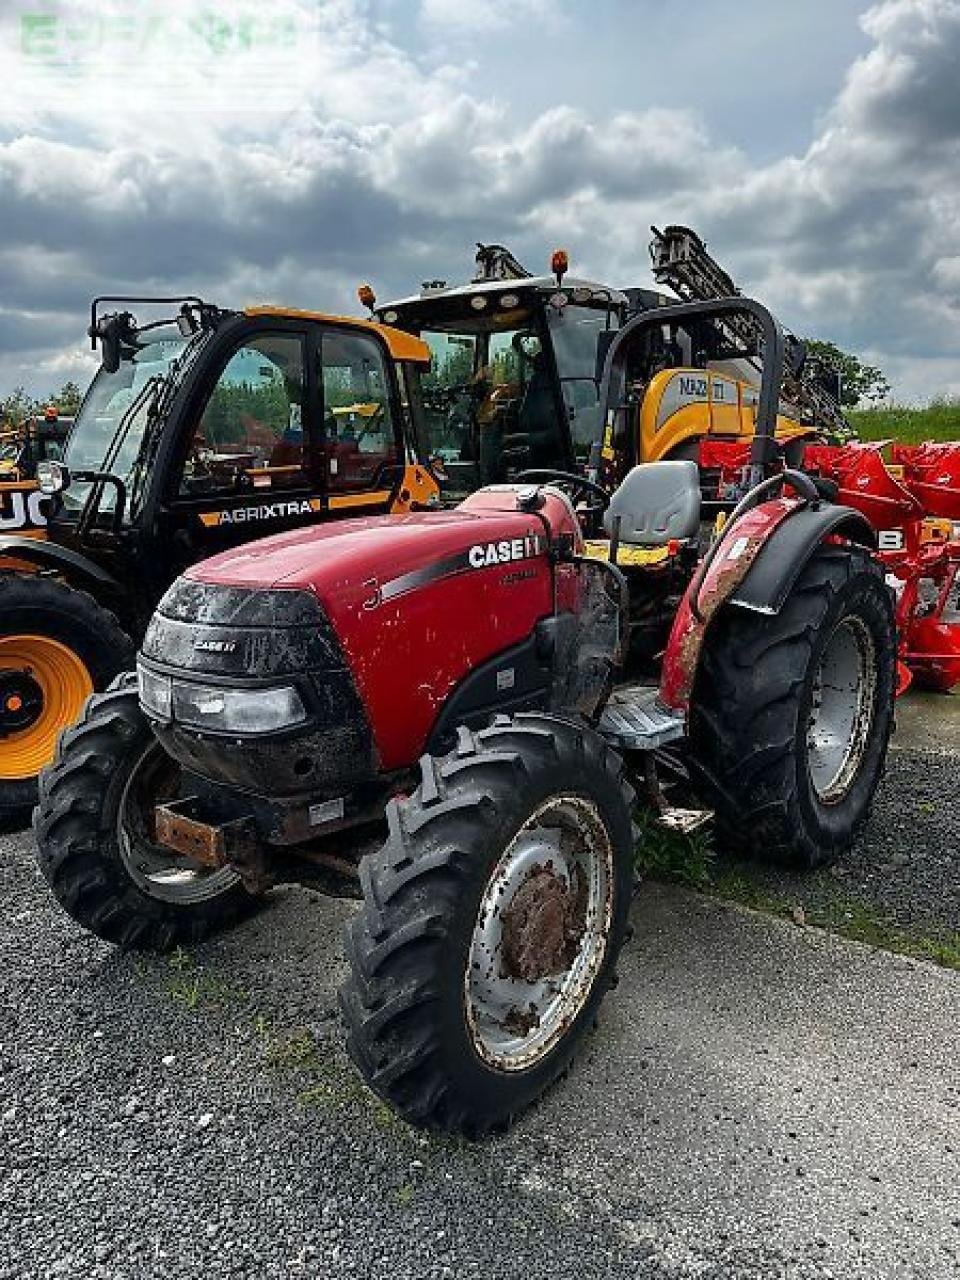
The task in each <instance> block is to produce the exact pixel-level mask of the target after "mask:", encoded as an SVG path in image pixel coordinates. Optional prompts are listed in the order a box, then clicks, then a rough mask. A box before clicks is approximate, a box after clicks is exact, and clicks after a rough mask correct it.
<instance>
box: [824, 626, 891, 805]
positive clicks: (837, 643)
mask: <svg viewBox="0 0 960 1280" xmlns="http://www.w3.org/2000/svg"><path fill="white" fill-rule="evenodd" d="M876 687H877V655H876V647H875V645H874V642H873V637H872V636H871V634H870V631H869V629H868V628H867V626H866V625H865V623H864V622H863V621H862V620H861V619H860V618H852V617H851V618H844V619H843V621H842V622H840V623H839V624H838V626H837V627H836V628H835V629H834V631H833V633H832V634H831V636H830V638H829V640H828V641H827V643H826V645H825V646H824V649H823V652H822V654H821V655H820V662H819V664H818V666H817V672H816V675H815V677H814V682H813V698H812V701H811V706H810V719H809V721H808V725H807V766H808V769H809V771H810V781H811V783H812V784H813V789H814V791H815V792H816V794H817V796H818V798H819V799H820V800H821V801H822V802H823V803H824V804H836V803H837V802H838V801H839V800H842V799H843V797H844V796H845V795H846V793H847V791H848V790H849V788H850V784H851V783H852V782H853V779H854V778H855V777H856V774H857V771H858V770H859V768H860V764H861V762H862V760H863V756H864V752H865V750H866V747H867V743H868V741H869V738H870V729H871V726H872V724H873V709H874V698H875V694H876Z"/></svg>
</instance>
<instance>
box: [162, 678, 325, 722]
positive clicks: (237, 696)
mask: <svg viewBox="0 0 960 1280" xmlns="http://www.w3.org/2000/svg"><path fill="white" fill-rule="evenodd" d="M306 718H307V712H306V708H305V707H304V705H303V702H302V701H301V699H300V695H299V693H297V691H296V689H294V688H293V686H292V685H280V686H278V687H277V688H276V689H225V688H221V687H218V686H216V685H202V684H187V683H186V682H181V681H179V680H174V682H173V719H174V720H175V721H176V722H177V724H183V725H189V726H190V727H191V728H195V729H216V730H217V731H219V732H220V733H238V734H244V733H272V732H274V731H275V730H277V729H289V728H291V727H292V726H294V725H298V724H302V723H303V721H304V720H306Z"/></svg>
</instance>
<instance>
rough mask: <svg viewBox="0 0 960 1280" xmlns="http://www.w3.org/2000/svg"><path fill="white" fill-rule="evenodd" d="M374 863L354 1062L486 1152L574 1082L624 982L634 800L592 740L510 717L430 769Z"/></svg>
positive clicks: (355, 956)
mask: <svg viewBox="0 0 960 1280" xmlns="http://www.w3.org/2000/svg"><path fill="white" fill-rule="evenodd" d="M421 773H422V777H421V782H420V785H419V787H418V788H417V789H416V791H415V792H414V793H413V794H412V795H410V796H408V797H406V798H402V799H399V800H395V801H393V802H392V803H391V805H390V807H389V808H388V811H387V817H388V823H389V833H390V834H389V838H388V839H387V841H386V843H385V844H384V846H383V847H382V848H381V849H380V850H379V852H377V853H376V854H374V855H369V856H367V857H366V858H365V859H364V860H363V862H362V863H361V883H362V886H363V896H364V903H363V908H362V910H361V912H360V913H359V914H358V916H357V917H356V918H355V919H354V920H353V921H352V922H351V924H350V926H349V928H348V929H347V933H346V949H347V957H348V960H349V963H350V968H351V976H350V978H349V980H348V981H347V982H346V983H345V985H344V986H343V988H342V989H341V993H340V997H341V1008H342V1011H343V1014H344V1018H345V1021H346V1024H347V1030H348V1047H349V1050H350V1053H351V1056H352V1057H353V1059H354V1061H355V1062H356V1064H357V1066H358V1067H359V1069H360V1071H361V1073H362V1074H363V1076H364V1078H365V1080H366V1081H367V1083H368V1084H369V1085H370V1086H371V1087H372V1088H373V1089H374V1090H375V1091H376V1092H377V1093H378V1094H379V1095H380V1097H382V1098H383V1099H384V1101H386V1102H387V1103H388V1105H390V1106H391V1107H392V1108H393V1109H394V1110H395V1111H397V1112H398V1113H399V1114H400V1115H401V1116H402V1117H403V1118H404V1119H405V1120H406V1121H408V1122H409V1123H411V1124H414V1125H417V1126H421V1127H426V1128H431V1129H434V1130H439V1131H444V1132H455V1133H461V1134H464V1135H466V1136H468V1137H477V1136H480V1135H482V1134H484V1133H485V1132H488V1131H489V1130H492V1129H498V1128H502V1127H504V1126H506V1125H507V1124H509V1123H510V1121H511V1119H512V1118H513V1116H514V1115H516V1114H517V1113H518V1112H520V1111H522V1110H523V1109H524V1108H525V1107H526V1106H528V1105H529V1104H530V1103H531V1102H533V1101H534V1100H535V1099H536V1098H537V1097H538V1096H539V1095H540V1094H541V1093H542V1092H543V1091H544V1089H546V1088H547V1087H548V1086H549V1085H550V1084H551V1083H552V1082H553V1081H555V1080H556V1079H557V1078H558V1077H559V1076H560V1075H561V1074H562V1073H563V1072H564V1071H565V1070H566V1068H567V1067H568V1065H569V1063H570V1061H571V1059H572V1057H573V1055H574V1052H575V1050H576V1047H577V1045H578V1043H579V1041H580V1040H581V1038H582V1037H583V1035H584V1033H585V1031H586V1030H587V1029H588V1027H590V1026H591V1025H592V1023H593V1020H594V1018H595V1015H596V1011H597V1008H598V1006H599V1004H600V1002H601V1000H602V999H603V997H604V995H605V994H606V991H607V989H608V988H609V987H610V985H611V984H612V982H613V979H614V966H615V963H616V960H617V956H618V954H619V951H620V948H621V945H622V943H623V940H624V935H625V931H626V928H627V913H628V909H629V904H630V898H631V893H632V884H633V874H632V873H633V836H632V829H631V820H630V808H631V805H632V801H633V792H632V790H631V788H630V787H629V785H628V784H627V783H626V781H625V779H624V777H623V766H622V763H621V761H620V759H619V757H618V756H617V755H616V754H615V753H614V752H613V751H612V750H611V749H610V748H609V747H608V746H607V744H606V743H605V742H604V741H603V739H602V738H600V737H599V735H597V734H596V733H595V732H593V731H592V730H591V729H589V728H586V727H585V726H582V725H576V724H572V723H570V722H568V721H565V720H562V719H558V718H556V717H552V716H549V715H543V714H538V713H528V714H521V715H518V716H516V717H515V718H513V719H509V718H507V717H499V718H498V719H497V720H496V721H495V722H494V723H493V725H491V726H490V727H489V728H487V729H484V730H481V731H480V732H477V733H472V732H470V731H468V730H466V729H461V730H460V731H459V743H458V746H457V748H456V749H455V750H454V751H452V752H451V753H450V754H449V755H446V756H444V757H442V758H440V759H434V758H433V757H430V756H425V757H424V758H423V760H422V761H421Z"/></svg>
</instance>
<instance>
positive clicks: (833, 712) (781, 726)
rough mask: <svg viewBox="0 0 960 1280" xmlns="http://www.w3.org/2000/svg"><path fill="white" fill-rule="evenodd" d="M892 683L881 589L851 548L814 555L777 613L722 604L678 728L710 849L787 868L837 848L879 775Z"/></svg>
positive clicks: (862, 555) (872, 568)
mask: <svg viewBox="0 0 960 1280" xmlns="http://www.w3.org/2000/svg"><path fill="white" fill-rule="evenodd" d="M895 687H896V627H895V623H894V617H893V604H892V601H891V596H890V591H889V590H888V588H887V586H886V584H885V583H884V580H883V573H882V570H881V568H880V566H879V565H878V564H877V563H876V561H875V560H873V558H872V557H871V556H870V555H869V554H868V553H867V552H866V551H864V550H862V549H861V548H858V547H841V546H832V545H824V546H822V547H820V548H819V550H818V551H817V553H816V554H815V555H814V557H813V558H812V560H811V561H810V562H809V564H807V565H806V567H805V568H804V569H803V571H802V572H801V574H800V576H799V578H798V579H797V582H796V583H795V585H794V587H793V589H792V591H791V593H790V596H789V598H788V599H787V601H786V602H785V604H784V605H783V608H782V609H781V610H780V612H779V613H777V614H776V615H773V616H765V615H763V614H757V613H753V612H749V613H748V612H746V611H744V610H740V609H737V608H727V609H725V610H723V612H722V613H721V614H720V615H719V617H718V618H717V619H716V621H715V623H714V624H713V626H712V627H711V628H710V630H709V631H708V633H707V640H706V645H705V648H704V653H703V658H702V662H701V669H700V673H699V676H698V678H697V684H696V688H695V690H694V700H693V706H692V709H691V726H690V729H691V749H692V760H691V763H692V766H693V770H694V773H695V776H696V778H697V780H698V782H699V785H700V790H701V791H702V792H703V793H704V798H705V799H706V800H707V802H708V803H709V804H711V805H712V806H713V807H714V809H715V810H716V835H717V841H718V843H719V844H720V845H721V847H723V848H724V849H726V850H728V851H730V852H733V853H738V854H748V855H751V856H753V857H755V858H757V859H760V860H762V861H769V862H778V863H781V864H785V865H790V866H795V867H815V866H818V865H821V864H823V863H826V862H829V861H831V860H832V859H834V858H835V857H837V856H838V854H840V853H841V852H842V851H843V850H844V849H845V848H847V847H848V846H849V845H850V844H851V843H852V842H853V840H854V838H855V837H856V835H857V832H858V831H859V829H860V827H861V826H862V824H863V822H864V821H865V819H866V817H867V814H868V812H869V809H870V804H871V801H872V799H873V795H874V792H875V791H876V789H877V784H878V783H879V781H880V778H881V776H882V774H883V767H884V761H885V759H886V754H887V743H888V741H889V738H890V732H891V729H892V727H893V699H894V690H895Z"/></svg>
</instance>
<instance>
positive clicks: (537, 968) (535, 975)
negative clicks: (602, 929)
mask: <svg viewBox="0 0 960 1280" xmlns="http://www.w3.org/2000/svg"><path fill="white" fill-rule="evenodd" d="M573 880H574V883H573V884H568V883H567V881H566V880H565V879H564V877H563V876H562V875H558V874H557V873H556V872H555V871H554V869H553V864H552V862H551V863H548V864H547V865H546V866H545V867H540V866H533V867H531V869H530V874H529V875H528V876H527V879H526V880H525V881H524V882H523V884H522V885H521V886H520V888H519V889H518V890H517V892H516V895H515V896H514V898H513V901H512V902H511V903H510V905H509V906H508V907H507V908H506V909H505V910H504V911H503V912H501V918H502V921H503V940H502V944H501V966H500V967H501V973H502V975H503V976H504V977H506V978H520V979H521V980H522V981H523V982H539V981H540V979H542V978H549V977H550V976H551V975H552V974H557V973H562V972H563V971H564V969H567V968H569V966H570V964H571V962H572V960H573V958H574V956H575V955H576V953H577V948H578V947H579V945H580V942H581V940H582V938H583V927H584V923H585V915H586V896H587V885H586V880H585V879H584V875H583V872H582V871H581V869H580V868H579V866H577V867H575V868H574V874H573Z"/></svg>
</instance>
